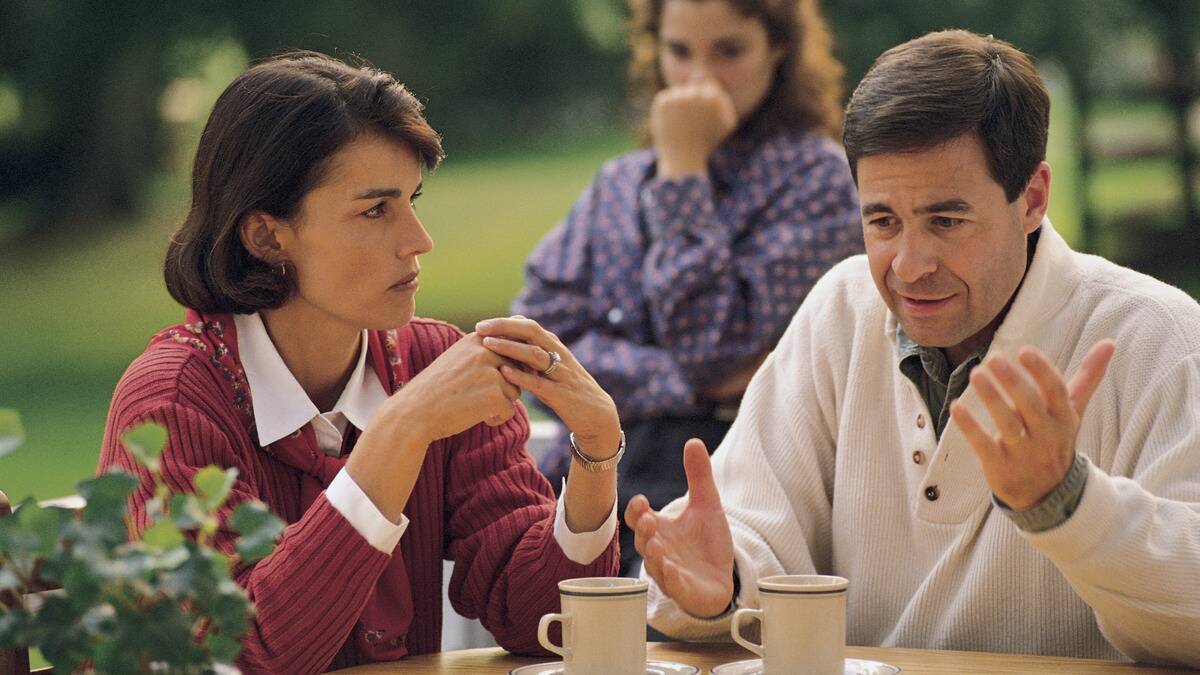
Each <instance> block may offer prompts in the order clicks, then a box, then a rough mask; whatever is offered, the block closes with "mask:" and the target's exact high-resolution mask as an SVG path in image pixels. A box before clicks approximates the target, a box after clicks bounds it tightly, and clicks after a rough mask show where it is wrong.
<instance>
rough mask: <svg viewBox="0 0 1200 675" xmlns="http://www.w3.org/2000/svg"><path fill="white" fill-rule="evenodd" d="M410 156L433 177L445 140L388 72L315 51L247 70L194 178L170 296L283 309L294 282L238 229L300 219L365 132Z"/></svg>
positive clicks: (214, 124) (222, 106) (171, 265)
mask: <svg viewBox="0 0 1200 675" xmlns="http://www.w3.org/2000/svg"><path fill="white" fill-rule="evenodd" d="M367 133H377V134H382V135H383V136H385V137H387V138H390V139H392V140H394V141H397V142H400V143H403V144H405V145H407V146H408V147H410V148H412V149H413V151H414V152H416V153H417V156H418V157H419V158H420V160H421V163H422V164H423V165H424V167H425V168H426V169H432V168H434V167H436V166H437V164H438V163H439V162H440V161H441V159H442V144H441V138H440V137H439V136H438V134H437V132H435V131H434V130H433V129H432V128H430V126H429V124H428V123H427V122H426V121H425V117H424V116H423V115H422V114H421V103H420V102H419V101H418V100H417V99H416V98H415V97H414V96H413V95H412V94H411V93H410V92H409V91H408V89H406V88H405V87H404V85H402V84H400V83H399V82H397V81H396V79H395V78H394V77H392V76H391V75H389V74H388V73H385V72H382V71H379V70H376V69H375V68H371V67H368V66H351V65H348V64H346V63H343V62H342V61H339V60H337V59H335V58H333V57H330V56H326V55H324V54H319V53H317V52H291V53H288V54H283V55H280V56H276V57H273V58H271V59H268V60H266V61H264V62H262V63H259V64H257V65H255V66H253V67H251V68H250V69H249V70H247V71H246V72H244V73H242V74H241V75H239V76H238V77H237V79H235V80H234V81H233V82H232V83H231V84H230V85H229V86H228V87H227V88H226V89H225V91H224V93H222V94H221V97H220V98H219V99H217V103H216V105H215V106H214V107H213V111H212V114H211V115H210V116H209V118H208V123H207V124H206V125H205V127H204V133H203V134H202V135H201V136H200V146H199V148H198V149H197V150H196V164H195V167H194V168H193V170H192V207H191V210H190V211H189V212H188V215H187V218H186V219H185V220H184V222H183V224H182V225H180V226H179V229H178V230H176V231H175V234H174V235H173V236H172V237H171V243H170V245H169V246H168V248H167V256H166V263H165V265H164V270H163V272H164V276H165V277H166V282H167V291H168V292H170V294H171V297H173V298H175V300H176V301H177V302H179V303H180V304H181V305H183V306H185V307H191V308H193V309H196V310H199V311H201V312H205V313H224V312H237V313H244V314H248V313H250V312H256V311H258V310H260V309H269V308H274V307H278V306H280V305H282V304H283V303H284V301H286V300H287V299H288V298H289V297H290V296H291V294H292V291H293V283H294V279H295V275H294V274H279V273H278V271H277V270H274V269H272V268H271V267H270V266H268V265H267V264H266V263H265V262H263V261H261V260H259V259H258V258H256V257H254V256H253V255H251V254H250V252H249V251H247V250H246V248H245V247H244V246H243V245H242V241H241V237H240V235H239V227H240V226H241V222H242V219H243V218H245V217H246V216H247V215H248V214H250V213H254V212H263V213H267V214H269V215H272V216H275V217H277V218H281V219H288V218H292V217H294V216H295V215H296V214H297V212H298V210H299V208H300V203H301V200H303V198H304V196H305V195H306V194H308V192H310V191H311V190H312V189H313V188H315V187H317V186H319V185H320V184H321V181H322V180H323V179H324V177H325V172H326V171H327V169H328V168H329V160H330V159H331V158H332V157H333V155H335V154H336V153H337V152H338V151H339V150H341V149H342V148H343V147H345V146H346V145H347V144H349V143H351V142H352V141H354V140H355V139H357V138H358V137H359V136H361V135H362V134H367Z"/></svg>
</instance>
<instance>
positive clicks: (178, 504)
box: [171, 494, 208, 532]
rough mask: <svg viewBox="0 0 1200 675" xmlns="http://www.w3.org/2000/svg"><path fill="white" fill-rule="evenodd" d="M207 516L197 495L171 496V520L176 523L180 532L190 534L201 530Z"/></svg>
mask: <svg viewBox="0 0 1200 675" xmlns="http://www.w3.org/2000/svg"><path fill="white" fill-rule="evenodd" d="M207 515H208V514H206V513H205V512H204V507H203V506H202V505H201V504H200V498H199V497H197V496H196V495H191V494H176V495H171V520H173V521H175V527H178V528H179V529H180V530H183V531H184V532H190V531H192V530H197V529H199V528H200V523H201V522H202V521H203V520H204V518H205V517H206V516H207Z"/></svg>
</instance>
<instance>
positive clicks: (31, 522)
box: [14, 500, 74, 558]
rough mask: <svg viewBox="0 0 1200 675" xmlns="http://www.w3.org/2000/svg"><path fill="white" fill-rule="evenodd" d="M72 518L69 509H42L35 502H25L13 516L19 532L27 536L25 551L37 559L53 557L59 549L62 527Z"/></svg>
mask: <svg viewBox="0 0 1200 675" xmlns="http://www.w3.org/2000/svg"><path fill="white" fill-rule="evenodd" d="M73 516H74V514H73V513H72V512H71V510H70V509H64V508H61V507H58V506H49V507H46V508H42V507H41V506H38V504H37V502H35V501H33V500H26V501H25V502H24V503H22V504H21V508H19V509H17V513H16V514H15V516H14V517H15V518H16V519H17V524H18V525H19V526H20V528H21V530H22V531H23V532H24V533H25V534H26V535H27V538H26V539H25V540H24V543H25V547H24V548H25V551H27V552H29V553H32V554H34V555H36V556H37V557H39V558H52V557H54V555H55V553H56V552H57V551H58V549H59V539H60V537H59V535H60V534H61V532H62V530H63V526H64V525H66V524H67V523H68V522H70V520H71V518H72V517H73Z"/></svg>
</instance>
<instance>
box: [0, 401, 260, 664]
mask: <svg viewBox="0 0 1200 675" xmlns="http://www.w3.org/2000/svg"><path fill="white" fill-rule="evenodd" d="M0 412H8V411H3V410H0ZM123 440H124V442H125V445H126V447H127V448H129V450H130V452H131V453H132V455H133V456H134V458H136V460H137V461H138V463H139V464H140V465H141V466H142V467H143V468H144V469H145V470H146V471H147V473H148V474H149V478H150V480H151V481H152V486H153V488H154V491H153V497H151V498H150V499H149V500H148V501H147V502H146V504H145V508H146V515H147V520H148V521H149V523H150V525H149V527H147V528H146V529H145V531H143V532H142V535H141V537H140V538H139V539H138V540H133V541H131V540H130V539H129V532H128V531H127V529H126V527H127V523H128V520H129V507H128V501H127V499H128V497H129V496H130V495H131V494H132V493H133V491H134V490H136V489H138V486H139V485H140V481H139V479H138V477H137V476H135V475H132V474H130V473H127V472H124V471H120V470H113V471H110V472H108V473H105V474H103V475H101V476H97V477H95V478H90V479H87V480H84V481H82V482H81V483H79V484H78V486H77V492H78V493H79V495H80V496H81V497H83V498H84V499H85V500H86V503H85V505H84V506H83V508H82V511H81V513H78V514H76V513H75V512H74V511H73V510H71V509H68V508H64V507H60V506H41V505H39V504H38V502H37V500H35V499H33V498H32V497H31V498H29V499H26V500H25V501H23V502H22V503H21V505H20V506H19V508H18V509H17V510H16V511H15V512H14V513H13V514H12V515H11V516H9V517H6V518H2V519H0V592H13V593H14V594H15V596H16V598H17V604H16V606H15V607H11V608H5V609H4V611H3V612H0V649H8V648H11V647H24V648H28V647H37V648H38V649H39V650H40V652H41V654H43V655H44V656H45V657H46V658H47V659H49V661H50V662H52V663H54V664H55V666H57V667H58V668H59V669H60V670H61V671H64V672H80V671H82V670H83V669H84V667H85V665H86V666H87V667H88V670H89V672H90V671H93V670H94V671H95V672H97V673H149V672H173V673H204V672H213V669H214V666H215V665H216V664H224V665H226V666H232V664H233V662H234V660H235V659H236V658H237V656H238V654H239V653H240V652H241V650H242V645H241V637H242V635H243V634H244V633H245V632H246V629H247V628H248V627H249V625H250V617H251V615H252V613H253V606H252V605H251V603H250V601H249V598H248V597H247V595H246V592H245V591H244V590H243V589H242V588H241V587H240V586H238V584H236V583H235V582H234V581H233V578H232V569H233V567H234V565H236V564H247V563H253V562H255V561H257V560H259V559H261V558H263V557H265V556H267V555H268V554H270V552H271V550H272V549H273V548H274V545H275V540H276V538H277V537H278V536H279V535H280V534H282V532H283V528H284V524H283V521H281V520H280V519H279V518H277V517H276V516H274V515H272V514H271V513H270V512H269V511H267V508H266V507H265V506H264V505H263V504H262V503H259V502H251V501H246V502H241V503H239V504H238V505H237V506H236V508H234V509H233V510H232V513H231V515H230V516H229V524H230V526H231V527H232V528H233V530H234V531H235V532H237V533H238V534H239V535H240V537H239V539H238V540H237V542H236V544H235V546H236V550H237V555H236V556H234V557H232V558H231V557H229V556H227V555H225V554H224V553H222V552H221V551H220V550H218V549H217V548H215V547H214V545H213V536H214V534H215V533H216V531H217V528H218V519H217V513H218V511H219V510H221V509H223V508H224V507H225V502H226V501H227V500H228V498H229V494H230V488H231V487H232V486H233V482H234V480H235V479H236V477H237V469H233V468H231V469H225V470H221V469H219V468H217V467H215V466H209V467H205V468H203V469H201V470H200V471H199V472H197V473H196V475H195V476H194V478H193V481H192V483H193V485H192V490H193V492H185V493H173V492H172V490H171V489H170V488H169V487H168V486H167V484H166V482H165V481H164V479H163V477H162V474H161V472H160V470H159V462H158V459H159V456H160V455H161V454H162V452H163V449H164V448H165V446H166V443H167V431H166V429H165V428H163V427H162V426H159V425H157V424H154V423H144V424H142V425H141V426H139V427H137V428H134V429H131V430H129V431H128V432H126V433H125V435H124V436H123ZM185 533H187V534H188V535H189V536H185ZM47 585H49V586H51V587H62V588H63V589H64V590H65V591H66V592H65V593H56V594H52V595H49V596H45V597H44V598H43V601H42V602H40V603H32V602H27V598H26V596H27V595H28V594H29V593H32V592H36V591H37V590H39V589H41V588H44V587H46V586H47ZM201 626H202V627H203V632H202V633H200V634H199V635H198V633H197V630H198V628H199V627H201Z"/></svg>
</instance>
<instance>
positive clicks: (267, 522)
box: [229, 501, 284, 562]
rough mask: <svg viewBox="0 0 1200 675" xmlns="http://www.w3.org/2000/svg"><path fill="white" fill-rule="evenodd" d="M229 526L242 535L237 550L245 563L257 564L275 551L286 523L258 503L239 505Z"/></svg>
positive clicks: (250, 502)
mask: <svg viewBox="0 0 1200 675" xmlns="http://www.w3.org/2000/svg"><path fill="white" fill-rule="evenodd" d="M229 524H230V526H232V527H233V529H234V530H235V531H236V532H237V533H238V534H240V535H241V537H240V538H239V539H238V541H237V544H236V548H237V552H238V555H239V556H241V558H242V561H243V562H255V561H257V560H261V559H263V558H265V557H267V556H268V555H270V553H271V551H272V550H274V549H275V539H276V537H278V536H279V535H280V534H281V533H282V532H283V528H284V522H283V521H282V520H280V519H279V517H278V516H276V515H275V514H274V513H271V511H270V510H268V509H267V506H266V505H265V504H263V503H262V502H257V501H248V502H242V503H241V504H238V507H237V508H236V509H234V511H233V516H232V517H230V519H229Z"/></svg>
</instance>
